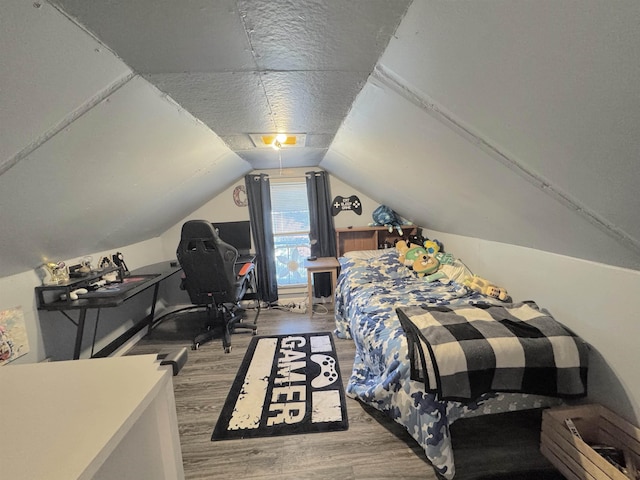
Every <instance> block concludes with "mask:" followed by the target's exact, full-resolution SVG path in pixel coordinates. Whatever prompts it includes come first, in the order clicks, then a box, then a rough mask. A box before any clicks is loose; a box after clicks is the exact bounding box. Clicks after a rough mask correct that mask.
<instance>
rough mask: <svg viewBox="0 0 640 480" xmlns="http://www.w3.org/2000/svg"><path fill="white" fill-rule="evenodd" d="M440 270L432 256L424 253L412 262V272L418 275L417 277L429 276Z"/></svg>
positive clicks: (438, 264)
mask: <svg viewBox="0 0 640 480" xmlns="http://www.w3.org/2000/svg"><path fill="white" fill-rule="evenodd" d="M439 268H440V262H439V261H438V259H437V258H436V257H434V256H431V255H427V254H426V253H423V254H421V255H420V256H418V258H417V259H416V260H415V261H414V262H413V271H414V272H416V273H417V274H418V276H419V277H422V276H424V275H431V274H432V273H435V272H437V271H438V269H439Z"/></svg>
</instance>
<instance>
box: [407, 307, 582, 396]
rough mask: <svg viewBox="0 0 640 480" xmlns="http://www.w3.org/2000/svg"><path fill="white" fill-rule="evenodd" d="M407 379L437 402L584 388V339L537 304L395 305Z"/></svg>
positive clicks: (578, 391)
mask: <svg viewBox="0 0 640 480" xmlns="http://www.w3.org/2000/svg"><path fill="white" fill-rule="evenodd" d="M396 311H397V313H398V317H399V318H400V323H401V324H402V328H403V329H404V331H405V333H406V335H407V340H408V345H409V357H410V361H411V378H412V380H417V381H420V382H424V384H425V387H426V390H427V391H428V392H435V393H437V394H438V395H439V397H440V398H441V399H442V400H458V401H469V400H474V399H476V398H478V397H479V396H480V395H481V394H483V393H486V392H519V393H530V394H538V395H548V396H554V397H579V396H584V395H586V393H587V366H588V346H587V344H586V343H585V342H584V341H583V340H582V339H580V338H579V337H577V336H576V335H575V334H573V333H572V332H570V331H569V330H568V329H567V328H565V327H564V326H563V325H561V324H560V323H559V322H557V321H556V320H554V319H553V317H552V316H551V315H550V314H549V313H548V312H547V311H545V310H541V309H540V308H538V306H537V305H536V304H535V303H534V302H522V303H509V304H502V305H489V304H476V305H465V306H457V307H453V306H448V307H407V308H398V309H397V310H396Z"/></svg>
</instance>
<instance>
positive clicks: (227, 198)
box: [160, 167, 379, 258]
mask: <svg viewBox="0 0 640 480" xmlns="http://www.w3.org/2000/svg"><path fill="white" fill-rule="evenodd" d="M311 170H313V169H312V168H309V167H307V168H292V169H286V170H283V171H282V175H280V171H279V170H260V171H256V172H253V173H266V174H268V175H269V180H270V182H271V183H274V182H277V181H279V179H282V178H283V177H284V179H289V180H291V179H293V178H299V179H301V180H303V179H304V173H305V172H308V171H311ZM316 170H318V169H316ZM329 181H330V183H331V195H332V198H333V197H336V196H338V195H340V196H343V197H350V196H351V195H357V196H358V198H359V199H360V201H361V202H362V214H361V215H357V214H355V213H354V212H348V211H346V212H340V213H339V214H338V215H336V216H335V217H334V223H335V227H336V228H343V227H348V226H365V225H368V224H369V223H371V222H372V219H371V213H372V212H373V210H375V208H376V207H378V205H379V204H378V203H377V202H376V201H374V200H372V199H371V198H369V197H367V196H366V195H364V194H363V193H361V192H359V191H358V190H356V189H355V188H353V187H351V186H349V185H348V184H346V183H344V182H342V181H341V180H339V179H338V178H336V177H334V176H332V175H329ZM238 185H242V186H244V178H242V179H240V180H238V181H237V182H235V183H234V184H233V185H231V186H230V187H229V188H228V189H226V190H225V191H223V192H222V193H220V194H219V195H217V196H216V197H214V198H213V199H212V200H210V201H209V202H207V203H205V204H204V205H202V206H201V207H200V208H198V209H197V210H195V211H194V212H192V213H191V214H189V215H188V216H186V217H185V218H183V219H182V220H180V221H179V222H178V223H177V224H175V225H174V226H173V227H171V228H170V229H168V230H167V231H166V232H164V233H163V234H162V235H161V237H160V238H161V242H162V250H163V253H164V256H165V258H175V256H176V248H177V246H178V242H179V241H180V229H181V228H182V224H183V223H184V222H186V221H187V220H196V219H204V220H210V221H212V222H235V221H241V220H249V208H248V207H238V206H237V205H236V204H235V203H234V202H233V190H234V188H235V187H236V186H238Z"/></svg>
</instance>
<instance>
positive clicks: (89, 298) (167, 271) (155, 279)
mask: <svg viewBox="0 0 640 480" xmlns="http://www.w3.org/2000/svg"><path fill="white" fill-rule="evenodd" d="M181 270H182V269H181V268H180V266H175V267H174V266H171V264H170V262H168V261H166V262H160V263H156V264H153V265H147V266H146V267H142V268H138V269H136V270H133V271H132V272H131V273H130V274H129V275H127V276H125V277H124V279H123V284H122V288H121V290H105V291H104V292H102V294H101V292H100V291H96V292H91V293H90V294H88V295H84V296H82V297H81V298H79V299H78V300H53V301H50V302H45V301H44V299H43V296H42V290H45V289H46V290H52V287H51V286H47V287H36V294H37V296H38V303H39V305H38V310H47V311H59V312H60V313H62V314H63V315H64V316H65V317H67V318H68V319H69V320H70V321H71V322H72V323H73V324H74V325H75V326H76V339H75V347H74V350H73V359H74V360H77V359H79V358H80V350H81V349H82V338H83V336H84V328H85V323H86V318H87V310H90V309H95V310H96V328H97V323H98V320H99V314H100V309H101V308H113V307H117V306H119V305H122V304H123V303H124V302H126V301H127V300H128V299H130V298H131V297H134V296H136V295H138V294H139V293H140V292H143V291H145V290H147V289H148V288H151V287H154V290H153V299H152V301H151V312H150V313H149V315H147V316H146V317H145V318H143V319H142V320H140V321H139V322H138V323H136V324H135V325H134V326H133V327H132V328H130V329H129V330H127V331H126V332H125V333H123V334H122V335H120V336H119V337H118V338H116V339H115V340H114V341H113V342H111V343H110V344H109V345H107V346H106V347H104V348H103V349H101V350H100V351H98V352H96V353H93V348H94V346H95V345H94V342H95V338H93V339H92V341H91V358H94V357H107V356H109V355H110V354H111V353H113V352H114V351H115V350H117V349H118V348H119V347H120V346H122V345H123V344H124V343H125V342H126V341H127V340H129V339H130V338H131V337H133V336H134V335H135V334H136V333H138V332H139V331H140V330H142V329H143V328H145V327H150V326H152V325H153V320H154V316H155V306H156V301H157V299H158V289H159V287H160V282H161V281H162V280H164V279H166V278H168V277H170V276H171V275H174V274H176V273H178V272H179V271H181ZM135 277H140V278H139V281H136V282H131V284H130V285H127V283H128V282H127V278H129V279H133V278H135ZM80 286H81V285H80V284H78V285H76V288H80ZM61 288H63V287H61ZM70 310H78V311H79V313H78V319H77V321H76V320H74V319H73V318H72V317H71V316H70V315H69V313H68V311H70Z"/></svg>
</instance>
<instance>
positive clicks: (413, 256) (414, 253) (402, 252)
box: [396, 240, 427, 268]
mask: <svg viewBox="0 0 640 480" xmlns="http://www.w3.org/2000/svg"><path fill="white" fill-rule="evenodd" d="M396 250H398V254H399V255H398V260H399V261H400V263H401V264H403V265H404V266H405V267H409V268H413V264H414V263H415V262H416V260H418V259H419V258H420V256H421V255H426V253H427V250H426V249H425V248H423V247H421V246H420V245H415V244H413V243H412V244H410V245H408V244H407V242H405V241H404V240H400V241H399V242H398V243H396Z"/></svg>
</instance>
